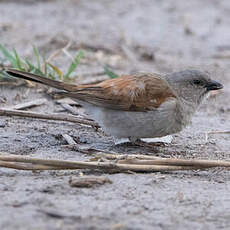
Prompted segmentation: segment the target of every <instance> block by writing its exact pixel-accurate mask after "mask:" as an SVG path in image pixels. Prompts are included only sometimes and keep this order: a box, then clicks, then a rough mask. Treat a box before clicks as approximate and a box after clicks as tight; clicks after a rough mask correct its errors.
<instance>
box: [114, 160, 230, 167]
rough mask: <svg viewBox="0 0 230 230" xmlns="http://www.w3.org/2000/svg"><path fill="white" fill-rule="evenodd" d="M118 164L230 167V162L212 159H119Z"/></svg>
mask: <svg viewBox="0 0 230 230" xmlns="http://www.w3.org/2000/svg"><path fill="white" fill-rule="evenodd" d="M118 163H119V164H137V165H174V166H175V165H176V166H191V167H198V168H199V167H205V168H206V167H230V162H227V161H225V162H224V161H219V162H218V161H212V160H210V161H209V160H182V159H169V158H165V159H163V158H162V159H156V160H137V159H128V160H119V161H118Z"/></svg>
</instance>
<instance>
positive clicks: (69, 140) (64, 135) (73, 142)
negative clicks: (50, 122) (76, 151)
mask: <svg viewBox="0 0 230 230" xmlns="http://www.w3.org/2000/svg"><path fill="white" fill-rule="evenodd" d="M62 137H63V138H64V139H65V140H66V142H67V143H68V145H76V144H77V143H76V142H75V141H74V139H73V138H72V137H71V136H69V135H68V134H62Z"/></svg>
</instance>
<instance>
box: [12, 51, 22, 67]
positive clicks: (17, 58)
mask: <svg viewBox="0 0 230 230" xmlns="http://www.w3.org/2000/svg"><path fill="white" fill-rule="evenodd" d="M13 51H14V56H15V60H16V64H17V66H16V68H17V69H20V70H23V68H22V62H21V59H20V57H19V55H18V53H17V51H16V49H15V48H14V49H13Z"/></svg>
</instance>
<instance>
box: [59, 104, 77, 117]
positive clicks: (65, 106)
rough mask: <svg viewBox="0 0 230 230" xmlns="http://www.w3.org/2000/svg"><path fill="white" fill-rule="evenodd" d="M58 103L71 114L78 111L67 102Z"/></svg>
mask: <svg viewBox="0 0 230 230" xmlns="http://www.w3.org/2000/svg"><path fill="white" fill-rule="evenodd" d="M60 105H61V106H62V107H63V108H64V109H65V110H66V111H68V112H70V113H71V114H73V115H79V114H78V112H77V111H76V110H75V109H74V108H73V107H72V106H71V105H69V104H67V103H60Z"/></svg>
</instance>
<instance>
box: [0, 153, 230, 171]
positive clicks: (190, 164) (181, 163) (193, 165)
mask: <svg viewBox="0 0 230 230" xmlns="http://www.w3.org/2000/svg"><path fill="white" fill-rule="evenodd" d="M0 161H7V162H21V163H32V164H38V165H48V166H52V167H53V166H55V167H60V169H98V170H106V171H110V172H124V171H134V172H155V171H177V170H193V169H203V168H210V167H230V162H228V161H215V160H181V159H161V160H155V162H154V161H152V162H151V163H152V164H151V165H150V164H127V163H124V162H123V163H114V162H83V161H66V160H46V159H39V158H31V157H23V156H14V155H7V156H6V155H0ZM156 162H157V164H155V163H156ZM160 162H162V163H163V164H164V165H160V164H159V163H160ZM142 163H147V162H146V161H145V162H142ZM166 163H167V164H171V165H166ZM11 168H12V167H11ZM41 170H42V169H41Z"/></svg>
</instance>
